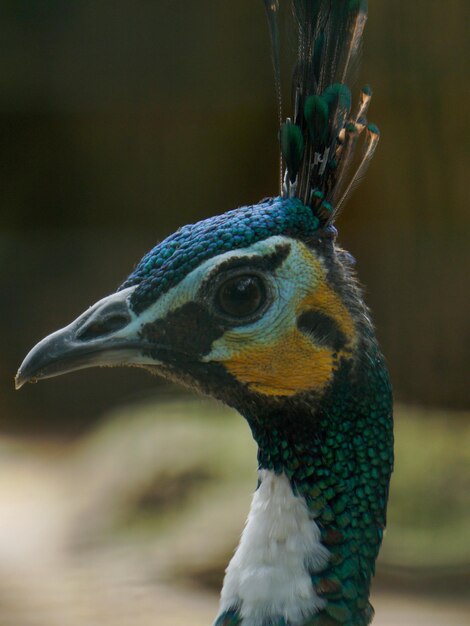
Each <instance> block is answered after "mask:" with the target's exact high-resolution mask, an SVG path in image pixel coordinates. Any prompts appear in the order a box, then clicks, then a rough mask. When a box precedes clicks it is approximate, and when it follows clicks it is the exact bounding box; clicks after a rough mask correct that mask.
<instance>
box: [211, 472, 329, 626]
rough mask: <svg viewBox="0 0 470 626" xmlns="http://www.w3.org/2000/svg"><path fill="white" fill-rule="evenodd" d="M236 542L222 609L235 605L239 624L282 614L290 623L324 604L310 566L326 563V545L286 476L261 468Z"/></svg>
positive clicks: (250, 624)
mask: <svg viewBox="0 0 470 626" xmlns="http://www.w3.org/2000/svg"><path fill="white" fill-rule="evenodd" d="M260 480H261V484H260V486H259V488H258V490H257V491H256V492H255V494H254V496H253V502H252V505H251V509H250V513H249V516H248V520H247V522H246V526H245V529H244V531H243V534H242V537H241V540H240V544H239V546H238V548H237V550H236V552H235V555H234V556H233V558H232V560H231V561H230V564H229V566H228V568H227V571H226V575H225V580H224V586H223V589H222V594H221V607H220V612H223V611H226V610H228V609H230V608H233V607H235V606H237V607H239V610H240V614H241V616H242V618H243V621H242V625H243V626H259V624H261V623H262V622H263V621H264V620H265V619H266V618H269V617H272V618H274V617H280V616H283V617H284V618H285V619H286V620H287V621H289V623H290V624H292V626H300V625H301V624H302V623H303V622H304V620H305V618H306V617H308V616H309V615H312V614H313V613H316V612H317V611H319V610H320V609H322V608H324V606H325V600H323V599H322V598H320V597H319V596H318V595H317V594H316V592H315V590H314V588H313V585H312V581H311V578H310V574H309V571H310V572H314V571H319V570H321V569H322V568H323V567H324V566H325V565H326V563H327V560H328V554H329V553H328V550H327V549H326V548H325V547H324V546H323V545H322V544H321V542H320V529H319V528H318V526H317V524H316V523H315V521H314V520H313V519H312V516H311V514H310V513H309V510H308V508H307V505H306V503H305V500H304V498H301V497H298V496H294V494H293V493H292V489H291V486H290V483H289V480H288V478H287V477H286V476H285V475H284V474H282V475H276V474H275V473H274V472H271V471H268V470H261V471H260Z"/></svg>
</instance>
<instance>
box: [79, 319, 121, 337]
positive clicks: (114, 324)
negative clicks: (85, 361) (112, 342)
mask: <svg viewBox="0 0 470 626" xmlns="http://www.w3.org/2000/svg"><path fill="white" fill-rule="evenodd" d="M129 322H130V317H128V316H126V315H123V314H122V313H120V314H115V315H110V316H109V317H107V318H105V319H103V320H96V319H95V320H94V321H91V322H90V323H89V324H88V325H85V326H84V327H83V328H82V329H81V330H80V331H79V332H78V333H77V336H76V338H77V339H78V341H90V340H92V339H99V338H100V337H104V336H105V335H110V334H111V333H115V332H116V331H118V330H120V329H121V328H124V326H127V324H128V323H129Z"/></svg>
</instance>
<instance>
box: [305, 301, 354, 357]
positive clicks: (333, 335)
mask: <svg viewBox="0 0 470 626" xmlns="http://www.w3.org/2000/svg"><path fill="white" fill-rule="evenodd" d="M297 328H298V329H299V330H300V331H302V332H303V333H305V334H307V335H313V336H314V337H315V342H316V343H318V344H320V345H322V346H326V347H329V348H332V349H333V350H334V351H335V352H339V350H342V349H343V348H345V346H346V345H347V343H348V339H347V337H346V335H345V334H344V333H343V331H342V330H341V329H340V327H339V325H338V322H336V320H334V319H333V318H332V317H330V316H329V315H327V314H326V313H322V312H321V311H315V310H310V311H305V312H304V313H302V314H301V315H300V316H299V318H298V319H297Z"/></svg>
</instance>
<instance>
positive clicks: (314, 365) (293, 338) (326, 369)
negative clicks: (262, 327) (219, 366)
mask: <svg viewBox="0 0 470 626" xmlns="http://www.w3.org/2000/svg"><path fill="white" fill-rule="evenodd" d="M334 362H335V359H334V357H333V351H332V350H331V349H329V348H325V347H317V346H314V345H313V343H312V342H311V341H310V340H309V339H308V337H306V336H305V335H304V334H303V333H301V332H300V331H299V330H297V328H294V329H292V330H291V331H290V332H288V333H286V335H284V336H283V337H282V339H281V340H280V341H278V342H276V343H275V344H274V345H268V346H256V347H253V348H252V349H247V350H243V351H242V352H240V353H239V354H237V355H234V356H232V357H231V358H229V359H228V360H226V361H224V365H225V367H226V368H227V370H228V371H229V372H230V373H231V374H233V376H235V377H236V378H237V379H238V380H240V381H241V382H244V383H245V384H247V385H248V386H249V387H250V389H252V390H253V391H258V392H260V393H264V394H266V395H270V396H292V395H294V394H296V393H298V392H300V391H307V390H309V389H312V390H317V391H320V390H321V389H323V387H325V385H326V384H328V382H329V381H330V379H331V375H332V372H333V368H334Z"/></svg>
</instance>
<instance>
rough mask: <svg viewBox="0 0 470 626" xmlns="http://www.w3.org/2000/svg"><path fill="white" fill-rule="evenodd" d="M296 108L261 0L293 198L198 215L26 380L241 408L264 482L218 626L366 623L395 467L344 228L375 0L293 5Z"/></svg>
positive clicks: (41, 349) (46, 346) (43, 354)
mask: <svg viewBox="0 0 470 626" xmlns="http://www.w3.org/2000/svg"><path fill="white" fill-rule="evenodd" d="M291 4H292V7H291V8H292V16H293V17H292V20H293V21H292V23H293V24H294V30H295V33H296V39H297V43H296V61H295V67H294V69H293V73H292V111H291V114H290V115H291V117H290V118H287V119H286V120H285V121H282V120H283V119H284V118H283V113H282V98H281V92H282V89H281V63H280V58H281V54H280V49H281V45H280V39H281V37H280V28H279V24H278V22H279V2H278V0H264V6H265V10H266V13H267V16H268V24H269V33H270V39H271V44H272V46H271V47H272V59H273V66H274V75H275V84H276V91H277V96H278V97H277V100H278V109H279V115H280V128H279V140H280V153H281V159H280V160H281V168H280V169H281V180H280V193H279V195H277V196H275V197H269V198H265V199H264V200H262V201H261V202H259V203H258V204H255V205H253V206H243V207H241V208H238V209H235V210H231V211H228V212H226V213H223V214H221V215H217V216H215V217H209V218H207V219H205V220H203V221H200V222H197V223H196V224H191V225H186V226H183V227H182V228H180V229H179V230H177V231H176V232H175V233H174V234H172V235H171V236H169V237H168V238H166V239H165V240H164V241H162V242H161V243H159V244H158V245H156V246H155V247H154V248H153V249H152V250H151V251H150V252H149V253H148V254H146V255H145V256H144V257H143V258H142V260H141V261H140V262H139V263H138V264H137V265H136V267H135V269H134V270H133V271H132V273H131V274H130V276H129V277H128V278H127V280H126V281H125V282H124V283H123V284H122V285H121V286H120V287H119V288H118V289H117V291H116V292H115V293H113V294H111V295H109V296H107V297H105V298H103V299H102V300H100V301H99V302H97V303H96V304H94V305H93V306H91V307H90V308H89V309H88V310H86V311H85V312H84V313H82V314H81V315H80V316H79V317H77V319H76V320H75V321H73V322H72V323H71V324H69V325H68V326H66V327H65V328H63V329H61V330H58V331H57V332H54V333H53V334H51V335H49V336H47V337H46V338H45V339H43V340H42V341H41V342H40V343H38V344H37V345H36V346H35V347H34V348H33V349H32V350H31V351H30V352H29V354H28V355H27V356H26V358H25V360H24V361H23V363H22V365H21V367H20V369H19V371H18V373H17V376H16V386H17V387H18V388H19V387H21V386H22V385H23V384H24V383H25V382H27V381H36V380H38V379H42V378H48V377H51V376H57V375H59V374H63V373H65V372H70V371H73V370H78V369H81V368H88V367H93V366H118V365H127V366H133V367H142V368H145V369H148V370H150V371H152V372H154V373H156V374H158V375H159V376H162V377H164V378H166V379H169V380H171V381H176V382H178V383H181V384H183V385H185V386H187V387H189V388H191V389H193V390H197V391H199V392H202V393H203V394H207V395H209V396H212V397H214V398H216V399H218V400H220V401H222V402H223V403H225V404H227V405H229V406H231V407H234V408H235V409H236V410H237V411H238V412H239V413H241V415H242V416H243V417H245V419H246V421H247V422H248V425H249V427H250V429H251V432H252V434H253V437H254V439H255V440H256V442H257V445H258V467H259V474H258V484H257V488H256V491H255V493H254V496H253V501H252V505H251V509H250V512H249V516H248V519H247V522H246V526H245V528H244V530H243V533H242V535H241V539H240V543H239V545H238V548H237V549H236V551H235V554H234V556H233V558H232V559H231V561H230V563H229V565H228V567H227V570H226V574H225V579H224V583H223V588H222V592H221V599H220V608H219V613H218V615H217V617H216V620H215V622H214V625H215V626H237V625H239V626H340V625H341V626H366V625H367V624H370V623H371V621H372V618H373V609H372V606H371V604H370V602H369V592H370V585H371V579H372V576H373V574H374V569H375V562H376V558H377V555H378V552H379V548H380V545H381V542H382V538H383V534H384V529H385V524H386V506H387V499H388V492H389V481H390V476H391V472H392V467H393V419H392V391H391V385H390V380H389V374H388V371H387V367H386V364H385V361H384V358H383V356H382V354H381V351H380V348H379V346H378V343H377V339H376V336H375V333H374V328H373V324H372V321H371V318H370V314H369V311H368V309H367V306H366V305H365V303H364V299H363V294H362V291H361V288H360V286H359V284H358V282H357V279H356V273H355V268H354V264H355V262H354V259H353V257H352V256H351V255H350V254H349V253H348V252H346V251H345V250H343V249H342V248H341V247H340V246H339V245H338V243H337V241H336V240H337V230H336V228H335V226H334V224H335V222H336V219H337V217H338V214H339V212H340V211H341V209H342V208H343V206H344V204H345V202H346V200H347V198H348V197H349V195H350V194H351V191H352V190H353V188H354V187H355V186H356V184H357V183H358V181H359V180H360V179H361V178H362V176H363V175H364V173H365V170H366V168H367V166H368V164H369V162H370V160H371V157H372V155H373V153H374V151H375V148H376V146H377V143H378V140H379V130H378V128H377V127H376V126H375V125H373V124H370V123H368V122H367V120H366V113H367V109H368V106H369V103H370V100H371V89H370V88H369V87H368V86H367V87H364V88H362V90H360V93H359V98H358V100H359V103H358V105H356V106H354V107H353V106H352V96H351V89H350V86H348V85H350V84H351V82H352V77H353V75H354V71H355V68H356V67H357V61H358V57H359V54H360V50H361V41H362V34H363V30H364V26H365V23H366V19H367V1H366V0H292V3H291Z"/></svg>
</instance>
